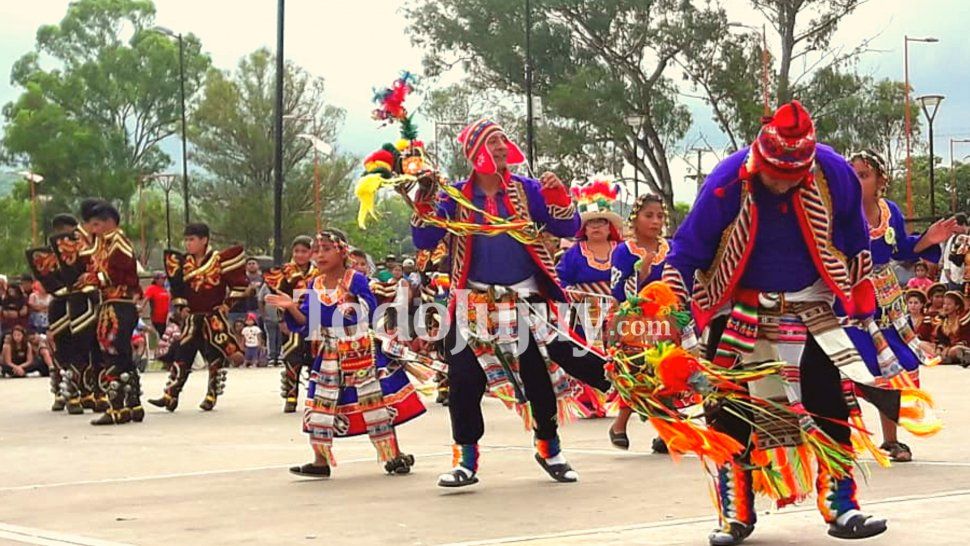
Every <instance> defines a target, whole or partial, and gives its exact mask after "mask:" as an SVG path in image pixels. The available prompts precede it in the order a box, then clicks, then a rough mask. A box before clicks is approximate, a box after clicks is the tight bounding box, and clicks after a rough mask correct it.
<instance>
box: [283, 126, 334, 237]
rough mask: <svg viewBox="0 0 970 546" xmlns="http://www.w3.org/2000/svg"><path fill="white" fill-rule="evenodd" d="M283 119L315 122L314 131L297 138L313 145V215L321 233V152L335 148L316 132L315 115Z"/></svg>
mask: <svg viewBox="0 0 970 546" xmlns="http://www.w3.org/2000/svg"><path fill="white" fill-rule="evenodd" d="M283 119H291V120H294V121H310V122H313V133H300V134H298V135H296V138H300V139H303V140H306V141H307V142H309V143H310V145H311V146H313V215H314V217H315V218H316V227H317V233H319V232H320V229H321V228H322V227H323V224H322V219H323V211H322V207H321V204H320V154H324V155H330V154H331V153H332V152H333V148H332V147H331V146H330V145H329V144H327V143H326V142H324V140H323V139H322V138H320V137H318V136H317V135H316V134H315V133H316V132H317V127H316V123H317V118H315V117H313V116H295V115H286V116H283Z"/></svg>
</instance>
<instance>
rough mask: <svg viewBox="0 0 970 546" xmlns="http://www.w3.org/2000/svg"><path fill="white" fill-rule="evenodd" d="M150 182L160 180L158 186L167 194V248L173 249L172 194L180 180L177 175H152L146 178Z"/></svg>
mask: <svg viewBox="0 0 970 546" xmlns="http://www.w3.org/2000/svg"><path fill="white" fill-rule="evenodd" d="M144 178H146V179H149V180H158V185H159V186H160V187H161V188H162V191H163V192H165V244H166V245H168V246H166V247H165V248H172V202H171V199H170V194H171V193H172V189H174V187H175V183H176V181H177V180H178V175H177V174H152V175H148V176H145V177H144Z"/></svg>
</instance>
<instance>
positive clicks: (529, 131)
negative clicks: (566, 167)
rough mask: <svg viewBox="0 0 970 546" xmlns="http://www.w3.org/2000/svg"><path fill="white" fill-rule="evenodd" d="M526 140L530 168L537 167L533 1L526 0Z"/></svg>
mask: <svg viewBox="0 0 970 546" xmlns="http://www.w3.org/2000/svg"><path fill="white" fill-rule="evenodd" d="M525 100H526V105H525V118H526V122H525V140H526V148H527V150H526V153H527V154H528V155H529V168H530V169H534V168H535V163H534V161H535V157H534V156H535V126H534V124H535V118H534V113H533V111H532V2H531V1H530V0H525Z"/></svg>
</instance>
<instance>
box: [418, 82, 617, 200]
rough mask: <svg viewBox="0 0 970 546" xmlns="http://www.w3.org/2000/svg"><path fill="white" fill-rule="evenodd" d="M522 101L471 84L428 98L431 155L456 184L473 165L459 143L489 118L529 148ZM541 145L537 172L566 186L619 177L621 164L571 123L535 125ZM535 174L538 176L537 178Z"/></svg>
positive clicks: (425, 108) (562, 120)
mask: <svg viewBox="0 0 970 546" xmlns="http://www.w3.org/2000/svg"><path fill="white" fill-rule="evenodd" d="M523 102H524V99H523V100H519V97H516V96H515V95H513V94H511V93H506V92H500V91H495V90H481V89H476V88H475V87H474V84H473V83H472V82H464V83H459V84H454V85H450V86H448V87H445V88H442V89H436V90H434V91H431V92H430V93H428V97H427V100H426V101H425V102H424V103H423V104H422V114H423V115H424V116H425V117H426V118H428V119H429V120H431V126H432V131H433V132H434V142H432V144H431V145H430V148H429V151H430V152H431V154H432V155H433V157H434V159H435V160H436V161H437V163H438V167H439V168H441V169H442V170H443V171H444V172H445V173H446V175H447V176H449V177H450V178H451V179H459V178H463V177H465V176H466V175H467V174H468V172H469V167H468V162H467V161H466V160H465V157H464V156H463V155H462V151H461V145H460V144H459V143H458V141H457V137H458V133H459V132H461V129H462V128H463V127H464V126H465V125H466V124H468V123H470V122H472V121H473V120H475V119H478V118H479V117H481V116H483V115H484V114H485V113H488V114H489V116H490V117H491V118H492V119H494V120H495V121H496V122H497V123H499V124H500V125H502V126H503V127H504V128H505V130H506V131H507V132H508V133H509V135H510V137H511V138H512V139H513V140H515V141H516V142H517V143H519V144H520V145H521V146H522V147H523V148H524V147H525V142H526V140H525V134H526V123H525V112H524V111H523V109H524V108H523V107H522V106H521V104H522V103H523ZM535 128H536V141H537V142H539V143H540V146H539V157H538V158H537V159H538V161H537V163H538V165H536V171H545V170H550V171H552V172H555V173H556V174H557V175H559V177H560V178H562V179H563V181H564V182H566V183H569V182H570V181H571V180H575V179H585V178H586V177H587V176H588V175H590V174H592V173H597V172H616V171H618V170H619V161H618V160H617V157H616V155H615V154H610V153H609V150H610V149H609V147H608V146H607V145H606V143H605V142H590V141H589V140H588V131H586V130H584V129H582V127H581V126H580V125H579V124H577V123H575V122H572V121H570V120H568V119H565V118H561V117H557V118H553V119H549V118H547V117H546V116H541V117H539V118H538V119H537V120H536V125H535ZM535 174H538V172H537V173H535Z"/></svg>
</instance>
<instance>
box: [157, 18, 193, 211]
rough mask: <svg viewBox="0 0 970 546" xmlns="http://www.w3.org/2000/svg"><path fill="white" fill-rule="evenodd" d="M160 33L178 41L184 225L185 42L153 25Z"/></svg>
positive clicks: (186, 177)
mask: <svg viewBox="0 0 970 546" xmlns="http://www.w3.org/2000/svg"><path fill="white" fill-rule="evenodd" d="M155 30H157V31H158V32H161V33H162V34H164V35H166V36H169V37H171V38H175V39H176V40H178V42H179V96H180V102H181V105H182V107H181V110H182V200H183V201H185V211H184V216H185V225H188V224H189V210H190V209H191V207H190V205H189V155H188V151H187V150H188V145H187V143H186V136H185V42H184V41H183V40H182V33H181V32H179V33H176V32H174V31H172V30H169V29H167V28H165V27H155Z"/></svg>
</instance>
